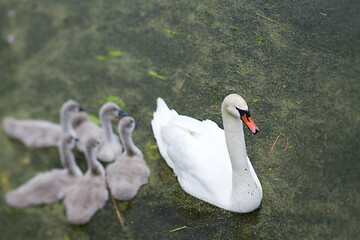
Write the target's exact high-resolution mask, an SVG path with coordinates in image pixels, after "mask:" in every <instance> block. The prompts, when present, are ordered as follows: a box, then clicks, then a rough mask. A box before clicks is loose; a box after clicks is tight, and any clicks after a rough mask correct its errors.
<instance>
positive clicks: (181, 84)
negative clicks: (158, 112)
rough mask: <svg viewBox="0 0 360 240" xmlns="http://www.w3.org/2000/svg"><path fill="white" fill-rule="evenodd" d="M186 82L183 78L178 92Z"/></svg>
mask: <svg viewBox="0 0 360 240" xmlns="http://www.w3.org/2000/svg"><path fill="white" fill-rule="evenodd" d="M184 82H185V79H184V80H182V82H181V83H180V86H179V89H178V90H177V93H179V91H180V89H181V87H182V85H183V84H184Z"/></svg>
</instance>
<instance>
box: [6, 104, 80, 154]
mask: <svg viewBox="0 0 360 240" xmlns="http://www.w3.org/2000/svg"><path fill="white" fill-rule="evenodd" d="M78 111H84V109H83V108H81V107H80V106H79V104H78V103H77V102H75V101H73V100H68V101H66V102H64V103H63V105H62V107H61V110H60V125H59V124H56V123H52V122H49V121H44V120H33V119H29V120H18V119H15V118H12V117H6V118H5V119H4V121H3V126H4V130H5V133H6V134H7V135H8V136H9V137H11V138H14V139H17V140H19V141H21V142H22V143H24V144H25V145H26V146H27V147H35V148H42V147H54V146H58V143H59V140H60V137H61V134H62V133H70V134H71V135H72V136H73V137H76V135H75V132H74V130H73V128H72V126H71V118H72V116H73V115H74V114H75V113H77V112H78Z"/></svg>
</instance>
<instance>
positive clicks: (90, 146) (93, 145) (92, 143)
mask: <svg viewBox="0 0 360 240" xmlns="http://www.w3.org/2000/svg"><path fill="white" fill-rule="evenodd" d="M99 144H100V143H99V142H98V141H96V140H95V139H93V138H91V139H89V140H87V142H86V152H88V153H93V152H94V151H95V152H96V151H97V149H98V147H99Z"/></svg>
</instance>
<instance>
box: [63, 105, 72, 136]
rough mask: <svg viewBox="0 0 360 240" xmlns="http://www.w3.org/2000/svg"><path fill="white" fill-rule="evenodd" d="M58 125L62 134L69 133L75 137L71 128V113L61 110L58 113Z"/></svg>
mask: <svg viewBox="0 0 360 240" xmlns="http://www.w3.org/2000/svg"><path fill="white" fill-rule="evenodd" d="M60 125H61V128H62V131H63V133H70V134H71V135H72V136H74V137H75V131H74V129H73V128H72V126H71V113H69V112H68V111H65V110H63V109H62V110H61V112H60Z"/></svg>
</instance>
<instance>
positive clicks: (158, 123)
mask: <svg viewBox="0 0 360 240" xmlns="http://www.w3.org/2000/svg"><path fill="white" fill-rule="evenodd" d="M174 116H178V113H177V112H176V111H175V110H170V109H169V107H168V106H167V105H166V103H165V101H164V100H163V99H162V98H158V99H157V108H156V111H155V112H154V117H153V119H152V120H151V126H152V129H153V134H154V137H155V139H156V142H157V145H158V148H159V151H160V154H161V156H162V157H163V158H164V159H165V161H166V163H167V164H168V165H169V166H170V167H171V168H173V167H174V164H173V162H172V160H171V159H170V157H169V155H168V153H167V148H168V144H167V143H166V142H165V141H164V139H163V137H162V134H161V132H162V130H161V129H162V128H163V127H165V126H166V125H168V124H169V122H170V121H171V119H172V118H173V117H174Z"/></svg>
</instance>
